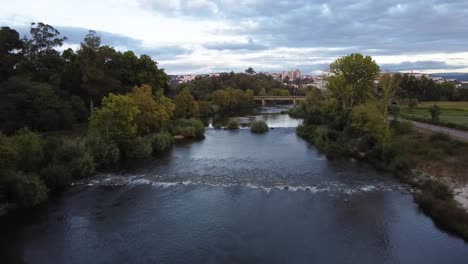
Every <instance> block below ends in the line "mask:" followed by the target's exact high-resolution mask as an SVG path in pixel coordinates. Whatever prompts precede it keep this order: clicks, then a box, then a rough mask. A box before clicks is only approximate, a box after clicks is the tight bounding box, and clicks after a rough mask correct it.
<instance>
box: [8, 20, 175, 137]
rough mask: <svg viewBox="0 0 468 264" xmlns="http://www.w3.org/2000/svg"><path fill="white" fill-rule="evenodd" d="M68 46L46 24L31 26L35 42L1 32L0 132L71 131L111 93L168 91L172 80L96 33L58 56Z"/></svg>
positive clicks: (149, 61)
mask: <svg viewBox="0 0 468 264" xmlns="http://www.w3.org/2000/svg"><path fill="white" fill-rule="evenodd" d="M66 40H67V38H66V37H63V36H61V35H60V32H59V31H58V30H56V29H55V28H53V27H52V26H50V25H47V24H44V23H37V24H36V23H32V24H31V28H30V36H24V37H22V38H21V37H20V35H19V33H18V32H17V31H16V30H14V29H11V28H9V27H1V28H0V131H3V132H4V133H13V132H14V131H16V130H18V129H20V128H23V127H29V128H30V129H33V130H38V131H50V130H60V129H69V128H71V127H72V125H73V124H75V123H80V122H85V121H86V120H87V118H88V116H89V114H90V112H92V111H93V108H94V107H95V106H99V105H100V104H101V100H102V98H103V97H104V96H106V95H107V94H109V93H116V94H125V93H128V92H130V91H131V90H132V88H133V87H135V86H141V85H143V84H148V85H150V86H151V87H153V89H154V91H158V90H164V89H166V88H167V81H168V76H167V75H166V73H165V72H164V71H163V70H161V69H159V68H158V67H157V63H156V62H155V61H153V60H152V59H151V58H150V57H149V56H147V55H141V56H139V57H137V56H136V55H135V54H134V53H133V52H132V51H127V52H123V53H122V52H119V51H116V50H115V49H114V48H112V47H109V46H106V45H101V39H100V37H99V36H98V35H97V34H96V33H95V32H94V31H89V33H88V34H87V35H86V37H85V38H84V39H83V41H82V42H81V45H80V48H79V49H78V50H77V51H74V50H72V49H66V50H64V51H63V52H59V51H58V49H59V48H60V47H61V46H62V45H63V44H64V42H65V41H66Z"/></svg>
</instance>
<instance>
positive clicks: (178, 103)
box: [0, 23, 205, 209]
mask: <svg viewBox="0 0 468 264" xmlns="http://www.w3.org/2000/svg"><path fill="white" fill-rule="evenodd" d="M64 41H66V38H65V37H61V36H60V32H59V31H58V30H56V29H55V28H53V27H52V26H50V25H47V24H44V23H37V24H36V23H33V24H31V29H30V37H27V36H25V37H24V38H20V37H19V34H18V32H17V31H16V30H14V29H11V28H9V27H2V28H1V29H0V61H1V62H2V63H1V64H0V206H1V207H0V209H5V208H9V207H18V206H19V207H30V206H34V205H37V204H39V203H42V202H44V201H46V200H47V199H48V197H49V196H50V195H51V194H53V193H57V192H60V191H61V190H63V189H64V188H66V187H67V186H69V185H70V184H71V183H72V182H73V181H76V180H80V179H83V178H86V177H89V176H91V175H93V174H94V173H95V172H96V171H99V170H108V169H112V168H115V167H116V166H117V164H118V162H119V161H122V160H132V159H141V158H145V157H148V156H150V155H152V154H155V153H160V152H163V151H166V150H168V149H169V148H170V147H171V146H172V144H173V136H174V135H178V136H182V137H184V138H194V139H200V138H203V137H204V132H205V128H204V126H203V123H202V122H201V121H200V120H199V119H198V118H199V116H200V112H199V111H200V107H199V103H198V102H197V101H195V100H194V98H193V96H192V95H191V94H190V92H188V91H182V92H181V93H179V94H177V95H176V96H175V97H174V99H173V100H172V99H170V98H168V97H166V96H165V94H164V92H165V91H167V88H168V85H167V82H168V80H169V78H168V76H167V74H166V73H165V72H164V70H162V69H159V68H158V67H157V63H156V62H155V61H153V60H152V59H151V58H150V57H149V56H147V55H141V56H140V57H137V56H135V54H134V53H133V52H131V51H126V52H124V53H121V52H118V51H116V50H115V49H114V48H112V47H109V46H102V45H101V39H100V37H99V36H98V35H97V34H96V33H95V32H94V31H90V32H89V34H88V35H86V37H85V38H84V40H83V42H82V43H81V46H80V48H79V49H78V50H77V51H74V50H72V49H66V50H65V51H63V52H62V53H60V52H59V51H57V48H58V47H60V46H62V44H63V43H64ZM87 104H88V105H89V107H86V105H87ZM200 105H201V104H200ZM76 127H79V128H85V127H86V128H87V129H80V130H77V131H72V130H73V129H74V128H76Z"/></svg>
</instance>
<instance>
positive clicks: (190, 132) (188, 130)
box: [171, 118, 205, 138]
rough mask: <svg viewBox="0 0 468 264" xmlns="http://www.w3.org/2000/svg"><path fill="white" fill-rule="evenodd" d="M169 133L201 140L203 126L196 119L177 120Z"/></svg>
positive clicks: (203, 131) (203, 130)
mask: <svg viewBox="0 0 468 264" xmlns="http://www.w3.org/2000/svg"><path fill="white" fill-rule="evenodd" d="M171 132H172V134H173V135H182V136H184V137H188V138H203V137H204V134H205V126H204V125H203V123H202V122H201V121H200V120H198V119H194V118H190V119H177V120H176V121H174V123H173V125H172V129H171Z"/></svg>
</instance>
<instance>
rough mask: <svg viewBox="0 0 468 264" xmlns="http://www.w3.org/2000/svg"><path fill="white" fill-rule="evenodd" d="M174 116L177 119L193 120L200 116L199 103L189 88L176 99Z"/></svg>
mask: <svg viewBox="0 0 468 264" xmlns="http://www.w3.org/2000/svg"><path fill="white" fill-rule="evenodd" d="M174 104H175V109H174V116H175V117H176V118H192V117H198V116H199V111H200V110H199V106H198V103H197V102H196V101H195V99H194V98H193V96H192V94H191V93H190V89H189V88H185V89H184V90H183V91H182V92H181V93H179V94H178V95H176V97H174Z"/></svg>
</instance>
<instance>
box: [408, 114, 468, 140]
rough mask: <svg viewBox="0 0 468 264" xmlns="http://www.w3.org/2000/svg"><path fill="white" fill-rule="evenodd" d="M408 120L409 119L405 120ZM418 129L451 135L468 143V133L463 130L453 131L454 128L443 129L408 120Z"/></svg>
mask: <svg viewBox="0 0 468 264" xmlns="http://www.w3.org/2000/svg"><path fill="white" fill-rule="evenodd" d="M405 120H407V119H405ZM407 121H409V122H411V123H413V125H414V126H415V127H417V128H421V129H426V130H430V131H433V132H442V133H445V134H447V135H450V136H451V137H453V138H455V139H458V140H462V141H468V131H463V130H458V129H453V128H448V127H442V126H436V125H431V124H426V123H422V122H417V121H412V120H407Z"/></svg>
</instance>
